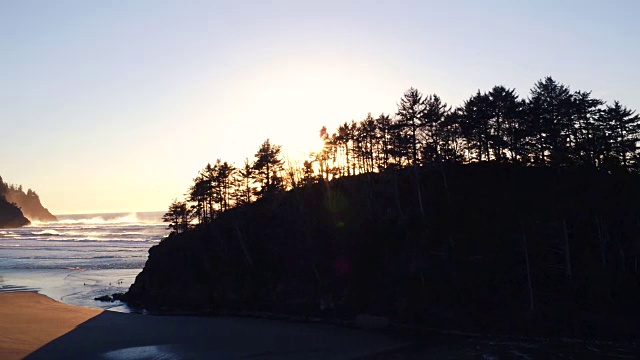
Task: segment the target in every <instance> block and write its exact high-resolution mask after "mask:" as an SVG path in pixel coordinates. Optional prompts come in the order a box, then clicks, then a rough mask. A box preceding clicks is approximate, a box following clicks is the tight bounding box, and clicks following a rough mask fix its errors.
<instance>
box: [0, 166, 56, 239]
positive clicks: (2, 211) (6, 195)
mask: <svg viewBox="0 0 640 360" xmlns="http://www.w3.org/2000/svg"><path fill="white" fill-rule="evenodd" d="M29 220H31V221H57V220H58V219H57V218H56V217H55V216H53V215H52V214H51V213H50V212H49V210H47V209H46V208H44V207H43V206H42V204H41V203H40V197H39V196H38V194H37V193H36V192H35V191H33V190H31V189H28V190H27V192H25V191H24V190H23V189H22V185H10V184H8V183H5V182H4V181H3V180H2V177H0V228H2V227H5V228H11V227H20V226H25V225H29V224H30V221H29Z"/></svg>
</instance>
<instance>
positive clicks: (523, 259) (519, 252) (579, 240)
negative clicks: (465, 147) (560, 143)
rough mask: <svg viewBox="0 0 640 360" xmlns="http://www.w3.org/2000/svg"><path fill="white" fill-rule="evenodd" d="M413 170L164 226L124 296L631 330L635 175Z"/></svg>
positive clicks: (306, 189)
mask: <svg viewBox="0 0 640 360" xmlns="http://www.w3.org/2000/svg"><path fill="white" fill-rule="evenodd" d="M418 172H419V173H418V174H417V176H415V175H414V172H413V170H412V169H411V168H405V169H402V170H387V171H385V172H382V173H369V174H362V175H357V176H345V177H342V178H339V179H337V180H334V181H331V182H326V181H324V182H323V181H321V182H320V183H316V184H308V185H305V186H302V187H298V188H295V189H294V190H291V191H288V192H284V193H277V194H273V195H270V196H267V197H265V198H263V199H261V200H258V201H256V202H254V203H251V204H248V205H242V206H238V207H236V208H234V209H230V210H228V211H226V212H224V213H222V214H220V215H219V216H217V218H216V219H215V220H214V221H213V222H212V223H205V224H202V225H199V226H197V227H195V228H194V229H192V230H188V231H186V232H184V233H182V234H172V235H171V236H169V237H168V238H166V239H165V240H163V241H162V242H161V243H160V244H159V245H157V246H154V247H153V248H151V249H150V251H149V259H148V261H147V263H146V265H145V267H144V270H143V271H142V272H141V273H140V274H139V275H138V277H137V278H136V281H135V283H134V284H133V285H132V286H131V288H130V289H129V292H128V293H127V294H126V299H127V300H128V302H129V303H130V304H131V305H133V306H137V307H141V308H146V309H149V310H159V309H182V310H196V311H205V310H206V311H209V310H213V311H218V310H233V309H236V310H261V311H271V312H279V313H297V314H305V315H314V316H328V317H352V316H355V315H357V314H362V313H370V314H375V315H380V316H385V317H388V318H389V319H391V320H392V321H393V322H396V323H403V324H416V325H422V326H435V327H440V328H450V329H456V330H472V331H480V332H500V333H513V332H518V333H527V334H558V335H570V336H583V337H591V336H595V337H627V336H635V335H634V334H637V331H638V330H639V329H638V325H637V324H638V321H637V320H638V318H639V315H640V312H639V310H638V309H637V304H638V303H640V292H639V286H638V285H639V280H640V277H639V274H640V272H639V269H638V257H640V222H639V219H640V186H638V185H639V184H640V177H639V176H638V175H637V174H629V173H624V172H620V173H614V174H612V173H607V172H604V171H598V170H595V169H591V168H589V169H587V168H580V167H572V168H559V167H557V168H552V167H527V166H522V165H513V164H495V163H481V164H470V165H433V166H426V167H422V168H419V170H418ZM416 179H419V180H418V181H417V182H416ZM417 184H419V186H417ZM418 190H419V192H418ZM418 193H420V194H421V197H420V198H418V196H417V194H418Z"/></svg>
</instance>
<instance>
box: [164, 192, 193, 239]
mask: <svg viewBox="0 0 640 360" xmlns="http://www.w3.org/2000/svg"><path fill="white" fill-rule="evenodd" d="M192 220H193V212H192V210H191V209H190V208H189V206H187V203H186V202H184V201H178V200H174V201H173V203H171V205H170V206H169V211H167V212H166V213H165V214H164V215H163V216H162V221H164V222H168V223H169V226H168V229H171V230H172V232H175V233H177V234H180V233H183V232H185V231H187V230H188V229H189V226H190V224H191V221H192Z"/></svg>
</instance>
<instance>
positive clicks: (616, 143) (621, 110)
mask: <svg viewBox="0 0 640 360" xmlns="http://www.w3.org/2000/svg"><path fill="white" fill-rule="evenodd" d="M599 121H600V123H601V124H602V126H603V127H604V130H605V134H606V136H607V138H608V139H609V141H610V144H611V154H610V156H609V158H610V159H612V160H614V161H615V162H616V163H617V164H619V165H621V166H622V167H624V168H629V167H630V166H631V165H633V160H634V159H635V158H636V156H637V154H638V141H640V136H639V135H640V116H639V115H638V114H636V113H635V111H633V110H630V109H628V108H626V107H625V106H622V105H621V104H620V103H619V102H618V101H614V102H613V105H607V107H606V108H605V109H604V111H603V112H602V113H601V118H600V120H599Z"/></svg>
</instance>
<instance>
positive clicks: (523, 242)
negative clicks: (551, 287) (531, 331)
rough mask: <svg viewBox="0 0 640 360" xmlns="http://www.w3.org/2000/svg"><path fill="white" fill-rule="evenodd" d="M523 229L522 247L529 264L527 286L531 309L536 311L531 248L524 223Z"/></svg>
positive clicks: (526, 261)
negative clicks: (528, 244) (530, 259)
mask: <svg viewBox="0 0 640 360" xmlns="http://www.w3.org/2000/svg"><path fill="white" fill-rule="evenodd" d="M520 228H521V231H522V247H523V248H524V259H525V263H526V265H527V288H528V291H529V310H530V311H531V312H534V310H535V307H534V302H533V284H532V282H531V265H530V263H529V250H528V246H527V236H526V235H525V233H524V229H522V225H521V226H520Z"/></svg>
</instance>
